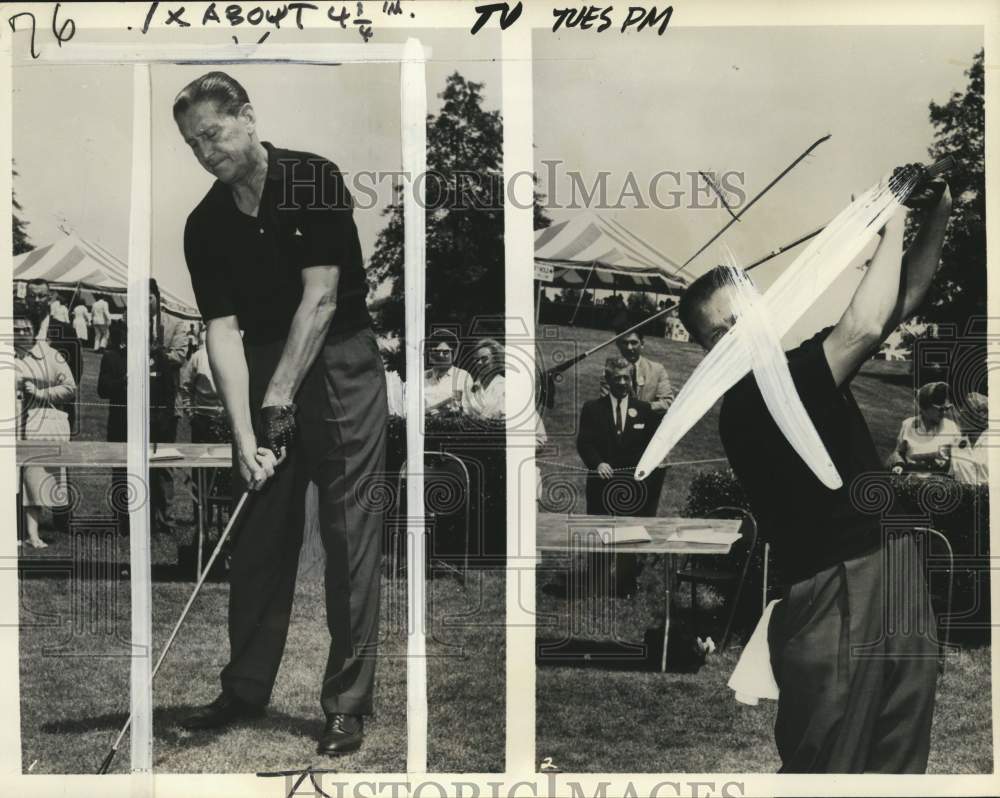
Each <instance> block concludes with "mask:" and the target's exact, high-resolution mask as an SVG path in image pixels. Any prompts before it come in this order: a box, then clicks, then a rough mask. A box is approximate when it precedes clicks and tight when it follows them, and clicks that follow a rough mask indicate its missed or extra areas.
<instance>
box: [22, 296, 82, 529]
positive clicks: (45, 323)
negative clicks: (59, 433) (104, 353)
mask: <svg viewBox="0 0 1000 798" xmlns="http://www.w3.org/2000/svg"><path fill="white" fill-rule="evenodd" d="M53 298H54V297H53V293H52V290H51V289H50V288H49V284H48V282H46V281H45V280H42V279H40V278H38V279H34V280H30V281H29V282H28V290H27V294H26V295H25V304H26V306H27V308H28V318H29V319H30V320H31V324H32V326H33V327H34V328H35V338H36V340H39V341H47V342H48V344H49V346H51V347H52V348H53V349H55V350H56V352H58V353H59V354H60V355H62V356H63V357H64V358H65V359H66V363H67V365H68V366H69V370H70V372H71V373H72V375H73V380H74V381H75V382H76V384H77V385H79V384H80V375H81V374H82V373H83V351H82V349H81V345H80V340H79V339H78V338H77V337H76V331H75V330H74V329H73V325H71V324H67V323H66V322H63V321H59V320H58V319H54V318H52V315H51V308H52V300H53ZM79 395H80V393H79V391H77V392H76V394H75V397H76V398H74V399H73V401H72V402H68V403H67V404H66V405H65V406H64V407H62V408H61V409H62V410H65V411H66V415H67V416H68V417H69V428H70V434H71V435H72V434H74V433H75V432H76V403H77V401H78V397H79ZM69 495H70V492H69V483H68V481H67V496H69ZM69 519H70V508H69V506H68V505H67V506H65V507H61V508H60V507H56V508H53V510H52V521H53V523H54V524H55V527H56V529H58V530H59V531H61V532H69Z"/></svg>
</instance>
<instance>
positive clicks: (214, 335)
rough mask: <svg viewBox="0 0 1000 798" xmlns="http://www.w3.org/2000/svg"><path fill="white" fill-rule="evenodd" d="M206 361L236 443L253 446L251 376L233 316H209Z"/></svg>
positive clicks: (241, 445)
mask: <svg viewBox="0 0 1000 798" xmlns="http://www.w3.org/2000/svg"><path fill="white" fill-rule="evenodd" d="M206 343H207V346H208V362H209V365H210V366H211V368H212V377H213V378H214V380H215V385H216V388H217V389H218V391H219V395H220V396H221V398H222V404H223V405H224V406H225V408H226V413H227V414H228V415H229V423H230V425H231V426H232V429H233V438H234V440H235V442H236V444H237V446H240V447H245V446H247V445H253V443H254V441H255V437H254V434H253V424H252V423H251V421H250V375H249V372H248V370H247V361H246V355H244V354H243V340H242V339H241V338H240V331H239V328H238V327H237V325H236V320H235V318H233V319H232V321H231V322H230V321H229V320H227V319H212V320H210V321H209V323H208V334H207V336H206Z"/></svg>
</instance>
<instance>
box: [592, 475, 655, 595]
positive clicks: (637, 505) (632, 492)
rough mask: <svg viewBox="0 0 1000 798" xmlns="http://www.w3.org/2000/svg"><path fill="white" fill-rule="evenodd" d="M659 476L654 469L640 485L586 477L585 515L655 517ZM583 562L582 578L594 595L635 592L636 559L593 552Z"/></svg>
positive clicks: (619, 478) (623, 479) (620, 478)
mask: <svg viewBox="0 0 1000 798" xmlns="http://www.w3.org/2000/svg"><path fill="white" fill-rule="evenodd" d="M662 474H663V470H662V469H656V470H654V472H653V473H652V474H650V475H649V476H648V477H647V478H646V479H644V480H643V481H642V482H636V481H635V480H634V479H633V478H632V475H631V474H616V475H615V476H613V477H612V478H611V479H602V478H601V477H599V476H596V475H595V474H588V475H587V485H586V493H587V514H588V515H626V516H627V515H634V516H644V517H648V516H655V515H656V506H657V505H658V504H659V502H660V488H661V487H662V486H663V476H662ZM658 475H659V476H658ZM656 480H659V481H658V482H656ZM651 483H652V484H651ZM651 488H655V490H651ZM586 562H587V565H586V571H585V574H584V577H583V578H584V580H585V582H586V583H587V584H588V585H589V586H590V587H591V588H593V589H594V591H595V592H598V593H615V594H617V595H621V596H626V595H631V594H632V593H634V592H635V591H636V589H637V587H638V579H639V558H638V556H637V555H635V554H614V553H610V552H609V553H603V552H597V553H592V554H589V555H588V556H587V558H586Z"/></svg>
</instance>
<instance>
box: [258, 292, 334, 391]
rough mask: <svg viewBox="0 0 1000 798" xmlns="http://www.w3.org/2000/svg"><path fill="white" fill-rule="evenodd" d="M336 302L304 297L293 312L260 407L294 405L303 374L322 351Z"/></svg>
mask: <svg viewBox="0 0 1000 798" xmlns="http://www.w3.org/2000/svg"><path fill="white" fill-rule="evenodd" d="M336 309H337V306H336V302H335V301H334V300H332V299H329V298H328V297H326V296H324V295H320V294H318V293H317V294H314V295H309V294H304V295H303V297H302V302H301V303H300V304H299V307H298V309H297V310H296V311H295V316H294V317H293V319H292V327H291V329H290V330H289V333H288V338H287V340H286V341H285V348H284V350H283V351H282V353H281V359H280V360H279V361H278V366H277V368H275V370H274V375H273V376H272V377H271V382H270V383H269V384H268V386H267V392H266V393H265V394H264V406H265V407H267V406H269V405H289V404H292V403H293V402H294V401H295V395H296V394H297V393H298V392H299V388H300V387H301V386H302V382H303V380H305V376H306V374H307V373H308V372H309V369H310V368H311V367H312V364H313V361H315V360H316V356H317V355H318V354H319V351H320V349H322V348H323V341H324V339H325V338H326V333H327V330H329V328H330V322H331V321H332V320H333V314H334V312H335V311H336Z"/></svg>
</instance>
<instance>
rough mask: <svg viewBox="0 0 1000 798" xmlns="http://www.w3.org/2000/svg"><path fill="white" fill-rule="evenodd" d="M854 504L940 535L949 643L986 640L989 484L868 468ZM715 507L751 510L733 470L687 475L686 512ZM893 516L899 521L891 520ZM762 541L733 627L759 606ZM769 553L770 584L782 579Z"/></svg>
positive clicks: (941, 601)
mask: <svg viewBox="0 0 1000 798" xmlns="http://www.w3.org/2000/svg"><path fill="white" fill-rule="evenodd" d="M851 489H852V497H854V499H855V501H856V502H857V505H858V507H859V509H861V510H862V511H863V512H865V513H869V514H872V515H877V516H880V517H881V518H882V519H883V520H884V522H885V523H886V524H893V523H899V524H901V525H904V526H910V527H913V526H929V527H932V528H934V529H936V530H938V531H939V532H941V533H943V534H944V536H945V537H946V538H947V539H948V541H949V543H950V544H951V546H952V549H953V552H954V586H953V596H952V605H951V614H950V619H951V620H950V637H951V640H952V641H953V642H960V641H962V642H971V643H978V642H985V641H986V640H988V637H989V617H990V609H989V565H988V561H987V557H988V554H989V489H988V487H987V486H985V485H983V486H975V485H966V484H963V483H961V482H957V481H956V480H954V479H951V478H949V477H946V476H928V477H921V476H915V475H912V474H903V475H893V474H888V473H873V474H867V475H864V476H863V477H860V478H859V479H858V480H856V481H855V483H854V484H853V485H852V486H851ZM720 506H734V507H742V508H745V509H749V504H748V502H747V499H746V494H745V493H744V492H743V489H742V487H741V486H740V483H739V481H738V480H737V479H736V477H735V476H734V475H733V473H732V471H730V470H728V469H727V470H720V471H709V472H701V473H699V474H698V475H696V476H695V478H694V479H693V480H692V481H691V487H690V489H689V492H688V496H687V502H686V504H685V506H684V511H683V514H684V515H685V516H688V517H692V518H697V517H704V516H706V515H707V514H708V513H709V512H710V511H711V510H713V509H714V508H716V507H720ZM894 519H896V521H894ZM763 550H764V546H763V542H761V544H760V545H759V546H758V548H757V551H756V552H755V553H754V558H753V560H752V562H751V566H750V571H749V572H748V575H747V585H746V586H745V588H744V600H743V601H742V602H741V604H742V605H743V606H744V607H746V611H745V612H744V611H743V610H741V611H740V613H739V617H738V619H737V621H738V626H739V627H741V628H743V629H746V628H748V627H749V626H750V625H752V623H753V622H754V621H755V619H756V617H757V616H758V615H759V612H760V602H759V601H756V600H749V599H748V598H747V596H754V597H758V596H760V591H761V585H762V583H763ZM946 557H947V554H946V552H945V550H944V549H943V547H941V546H940V544H938V543H937V542H935V543H934V544H933V545H932V548H931V552H930V558H929V566H930V567H929V573H930V586H931V592H932V594H933V596H934V601H935V608H936V609H937V611H938V612H939V613H941V614H943V613H945V612H946V607H945V604H946V593H947V573H946V565H947V562H946V559H945V558H946ZM781 579H782V577H781V574H780V572H778V570H777V569H776V568H775V566H774V562H773V559H772V561H771V564H770V568H769V572H768V587H769V590H770V591H773V589H774V588H775V586H777V585H779V584H780V583H781Z"/></svg>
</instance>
